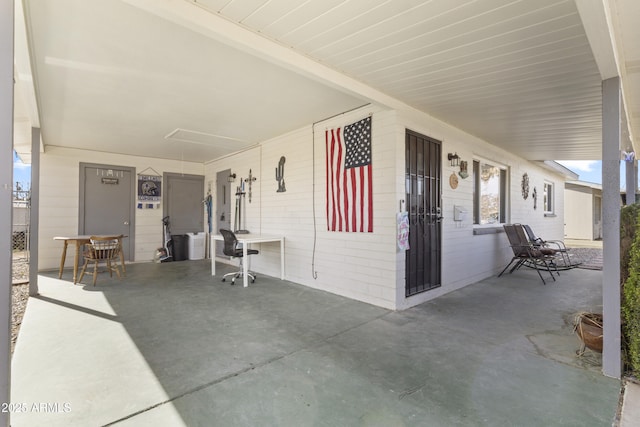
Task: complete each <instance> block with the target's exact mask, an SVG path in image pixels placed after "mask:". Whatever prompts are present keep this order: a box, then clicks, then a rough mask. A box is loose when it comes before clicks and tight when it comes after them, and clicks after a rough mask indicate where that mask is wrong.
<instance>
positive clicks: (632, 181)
mask: <svg viewBox="0 0 640 427" xmlns="http://www.w3.org/2000/svg"><path fill="white" fill-rule="evenodd" d="M624 170H625V177H624V178H625V189H626V197H625V205H633V204H634V203H635V202H636V188H637V184H636V182H637V176H638V175H637V170H636V161H635V159H634V160H632V161H625V162H624Z"/></svg>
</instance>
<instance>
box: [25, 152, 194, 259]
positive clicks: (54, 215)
mask: <svg viewBox="0 0 640 427" xmlns="http://www.w3.org/2000/svg"><path fill="white" fill-rule="evenodd" d="M81 162H82V163H96V164H105V165H113V166H127V167H134V168H135V169H136V173H140V172H142V171H143V170H145V169H147V168H153V169H154V170H156V171H157V172H158V173H159V174H163V173H164V172H175V173H185V174H196V175H202V174H203V165H202V164H201V163H190V162H180V161H172V160H162V159H153V158H147V157H131V156H123V155H120V154H112V153H104V152H92V151H87V150H75V149H69V148H60V147H48V148H47V151H46V152H44V153H41V155H40V233H39V234H38V240H39V242H38V248H39V257H38V261H39V263H38V265H39V268H40V269H41V270H47V269H53V268H58V267H59V265H60V254H61V252H62V242H59V241H54V240H53V238H54V237H55V236H61V235H76V234H78V208H79V190H80V182H79V180H80V163H81ZM134 179H135V177H134ZM135 212H136V218H135V222H136V224H135V225H136V229H135V252H134V259H133V261H143V262H144V261H150V260H152V259H153V255H154V253H155V250H156V249H157V248H158V247H161V246H163V244H162V209H136V211H135ZM72 265H73V254H72V253H68V254H67V258H66V262H65V266H67V267H71V266H72Z"/></svg>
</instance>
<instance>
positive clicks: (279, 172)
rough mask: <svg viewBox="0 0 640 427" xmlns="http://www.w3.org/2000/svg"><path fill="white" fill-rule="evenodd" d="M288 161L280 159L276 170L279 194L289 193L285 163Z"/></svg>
mask: <svg viewBox="0 0 640 427" xmlns="http://www.w3.org/2000/svg"><path fill="white" fill-rule="evenodd" d="M286 160H287V159H285V158H284V156H282V157H280V161H279V162H278V167H277V168H276V181H278V191H276V192H277V193H284V192H285V191H287V188H286V187H285V185H284V162H285V161H286Z"/></svg>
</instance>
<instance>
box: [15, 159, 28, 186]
mask: <svg viewBox="0 0 640 427" xmlns="http://www.w3.org/2000/svg"><path fill="white" fill-rule="evenodd" d="M16 182H19V183H20V184H22V189H23V190H25V189H28V188H31V185H30V183H31V165H26V164H24V163H22V161H20V159H19V158H18V156H17V155H16V152H15V151H14V152H13V188H14V189H15V187H16Z"/></svg>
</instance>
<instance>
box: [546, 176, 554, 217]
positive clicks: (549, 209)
mask: <svg viewBox="0 0 640 427" xmlns="http://www.w3.org/2000/svg"><path fill="white" fill-rule="evenodd" d="M554 208H555V206H554V202H553V183H551V182H545V183H544V213H545V214H552V213H553V209H554Z"/></svg>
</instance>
